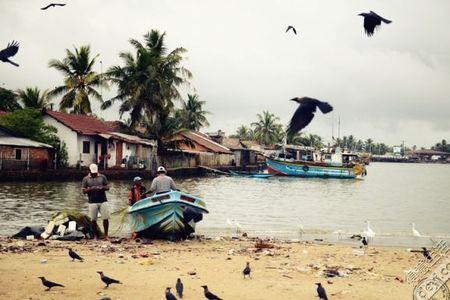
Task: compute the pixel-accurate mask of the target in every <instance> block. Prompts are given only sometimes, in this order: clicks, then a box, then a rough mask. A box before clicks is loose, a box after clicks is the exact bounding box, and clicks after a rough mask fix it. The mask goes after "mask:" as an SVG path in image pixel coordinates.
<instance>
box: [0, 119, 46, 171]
mask: <svg viewBox="0 0 450 300" xmlns="http://www.w3.org/2000/svg"><path fill="white" fill-rule="evenodd" d="M53 155H54V151H53V147H52V146H50V145H47V144H44V143H41V142H36V141H33V140H30V139H27V138H23V137H21V136H19V135H17V134H15V133H14V132H12V131H10V130H9V129H7V128H5V127H2V126H0V171H2V170H46V169H47V168H52V167H53Z"/></svg>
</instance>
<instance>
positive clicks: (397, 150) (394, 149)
mask: <svg viewBox="0 0 450 300" xmlns="http://www.w3.org/2000/svg"><path fill="white" fill-rule="evenodd" d="M402 149H403V148H402V146H393V147H392V154H393V155H398V156H400V155H402Z"/></svg>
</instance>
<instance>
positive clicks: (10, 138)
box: [0, 126, 53, 149]
mask: <svg viewBox="0 0 450 300" xmlns="http://www.w3.org/2000/svg"><path fill="white" fill-rule="evenodd" d="M0 145H1V146H15V147H29V148H49V149H51V148H53V147H52V146H50V145H48V144H44V143H41V142H37V141H33V140H30V139H27V138H23V137H19V136H15V135H14V134H12V132H11V131H10V130H9V129H6V128H4V127H2V126H0Z"/></svg>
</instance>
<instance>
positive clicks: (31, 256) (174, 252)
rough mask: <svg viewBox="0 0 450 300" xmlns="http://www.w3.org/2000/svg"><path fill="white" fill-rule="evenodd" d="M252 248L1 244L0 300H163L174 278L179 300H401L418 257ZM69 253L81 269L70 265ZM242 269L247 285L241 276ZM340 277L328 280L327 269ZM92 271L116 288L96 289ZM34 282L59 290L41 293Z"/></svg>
mask: <svg viewBox="0 0 450 300" xmlns="http://www.w3.org/2000/svg"><path fill="white" fill-rule="evenodd" d="M255 245H256V243H255V241H254V240H251V239H244V240H229V239H222V240H190V241H184V242H179V243H171V242H164V241H152V242H150V243H145V244H144V243H139V242H126V241H124V242H122V243H120V244H112V243H110V242H103V241H101V242H100V241H99V242H94V241H82V242H59V241H46V242H39V241H18V240H9V239H6V238H2V239H1V246H0V249H1V253H0V274H1V275H0V277H1V280H0V281H1V283H2V284H1V285H0V298H1V299H101V298H102V297H106V296H107V297H110V298H111V299H165V295H164V290H165V288H166V287H168V286H171V287H173V288H174V286H175V281H176V279H177V278H181V280H182V281H183V282H184V286H185V296H184V299H204V297H203V289H202V288H201V285H204V284H207V285H208V286H209V288H210V290H211V291H212V292H214V293H215V294H216V295H218V296H219V297H221V298H223V299H318V298H317V296H316V287H315V285H314V283H315V282H322V284H323V286H324V287H325V289H326V291H327V293H328V296H329V298H330V299H381V298H382V299H409V298H410V297H411V295H412V289H413V288H412V286H410V285H409V284H407V283H404V282H402V279H403V276H404V275H403V271H404V270H405V269H409V268H411V267H413V266H414V265H415V264H416V263H417V261H418V260H419V255H417V254H414V253H410V252H407V251H406V250H405V249H399V248H398V249H397V248H372V247H369V248H368V249H367V250H366V251H365V253H364V255H361V254H362V253H361V250H360V249H359V247H358V244H357V243H356V242H355V245H354V246H352V245H331V244H320V243H311V242H297V243H293V242H282V241H271V242H270V244H269V246H273V248H264V249H257V248H255ZM67 247H72V248H73V249H74V250H76V251H77V252H78V253H79V254H80V255H81V256H83V257H84V258H85V262H72V261H71V259H70V258H69V256H68V254H67V250H66V248H67ZM247 261H249V262H250V264H251V267H252V279H244V278H243V276H242V270H243V268H244V265H245V263H246V262H247ZM333 267H338V268H336V269H338V270H339V273H340V275H341V276H336V277H332V278H328V277H326V276H325V275H324V271H325V270H326V269H327V268H331V269H333ZM96 271H103V272H104V273H105V274H106V275H108V276H110V277H112V278H115V279H118V280H121V281H122V282H123V284H122V285H113V286H111V287H110V288H108V289H104V285H103V283H102V282H101V281H100V278H99V275H98V274H97V273H96ZM38 276H45V277H46V278H47V279H49V280H52V281H55V282H58V283H61V284H63V285H65V286H66V287H65V288H54V289H52V290H51V291H49V292H46V291H44V287H43V286H42V285H41V282H40V280H39V279H38V278H37V277H38Z"/></svg>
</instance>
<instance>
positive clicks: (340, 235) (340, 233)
mask: <svg viewBox="0 0 450 300" xmlns="http://www.w3.org/2000/svg"><path fill="white" fill-rule="evenodd" d="M333 233H334V234H337V235H338V240H340V239H342V234H343V233H344V230H342V229H338V230H336V231H334V232H333Z"/></svg>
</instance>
